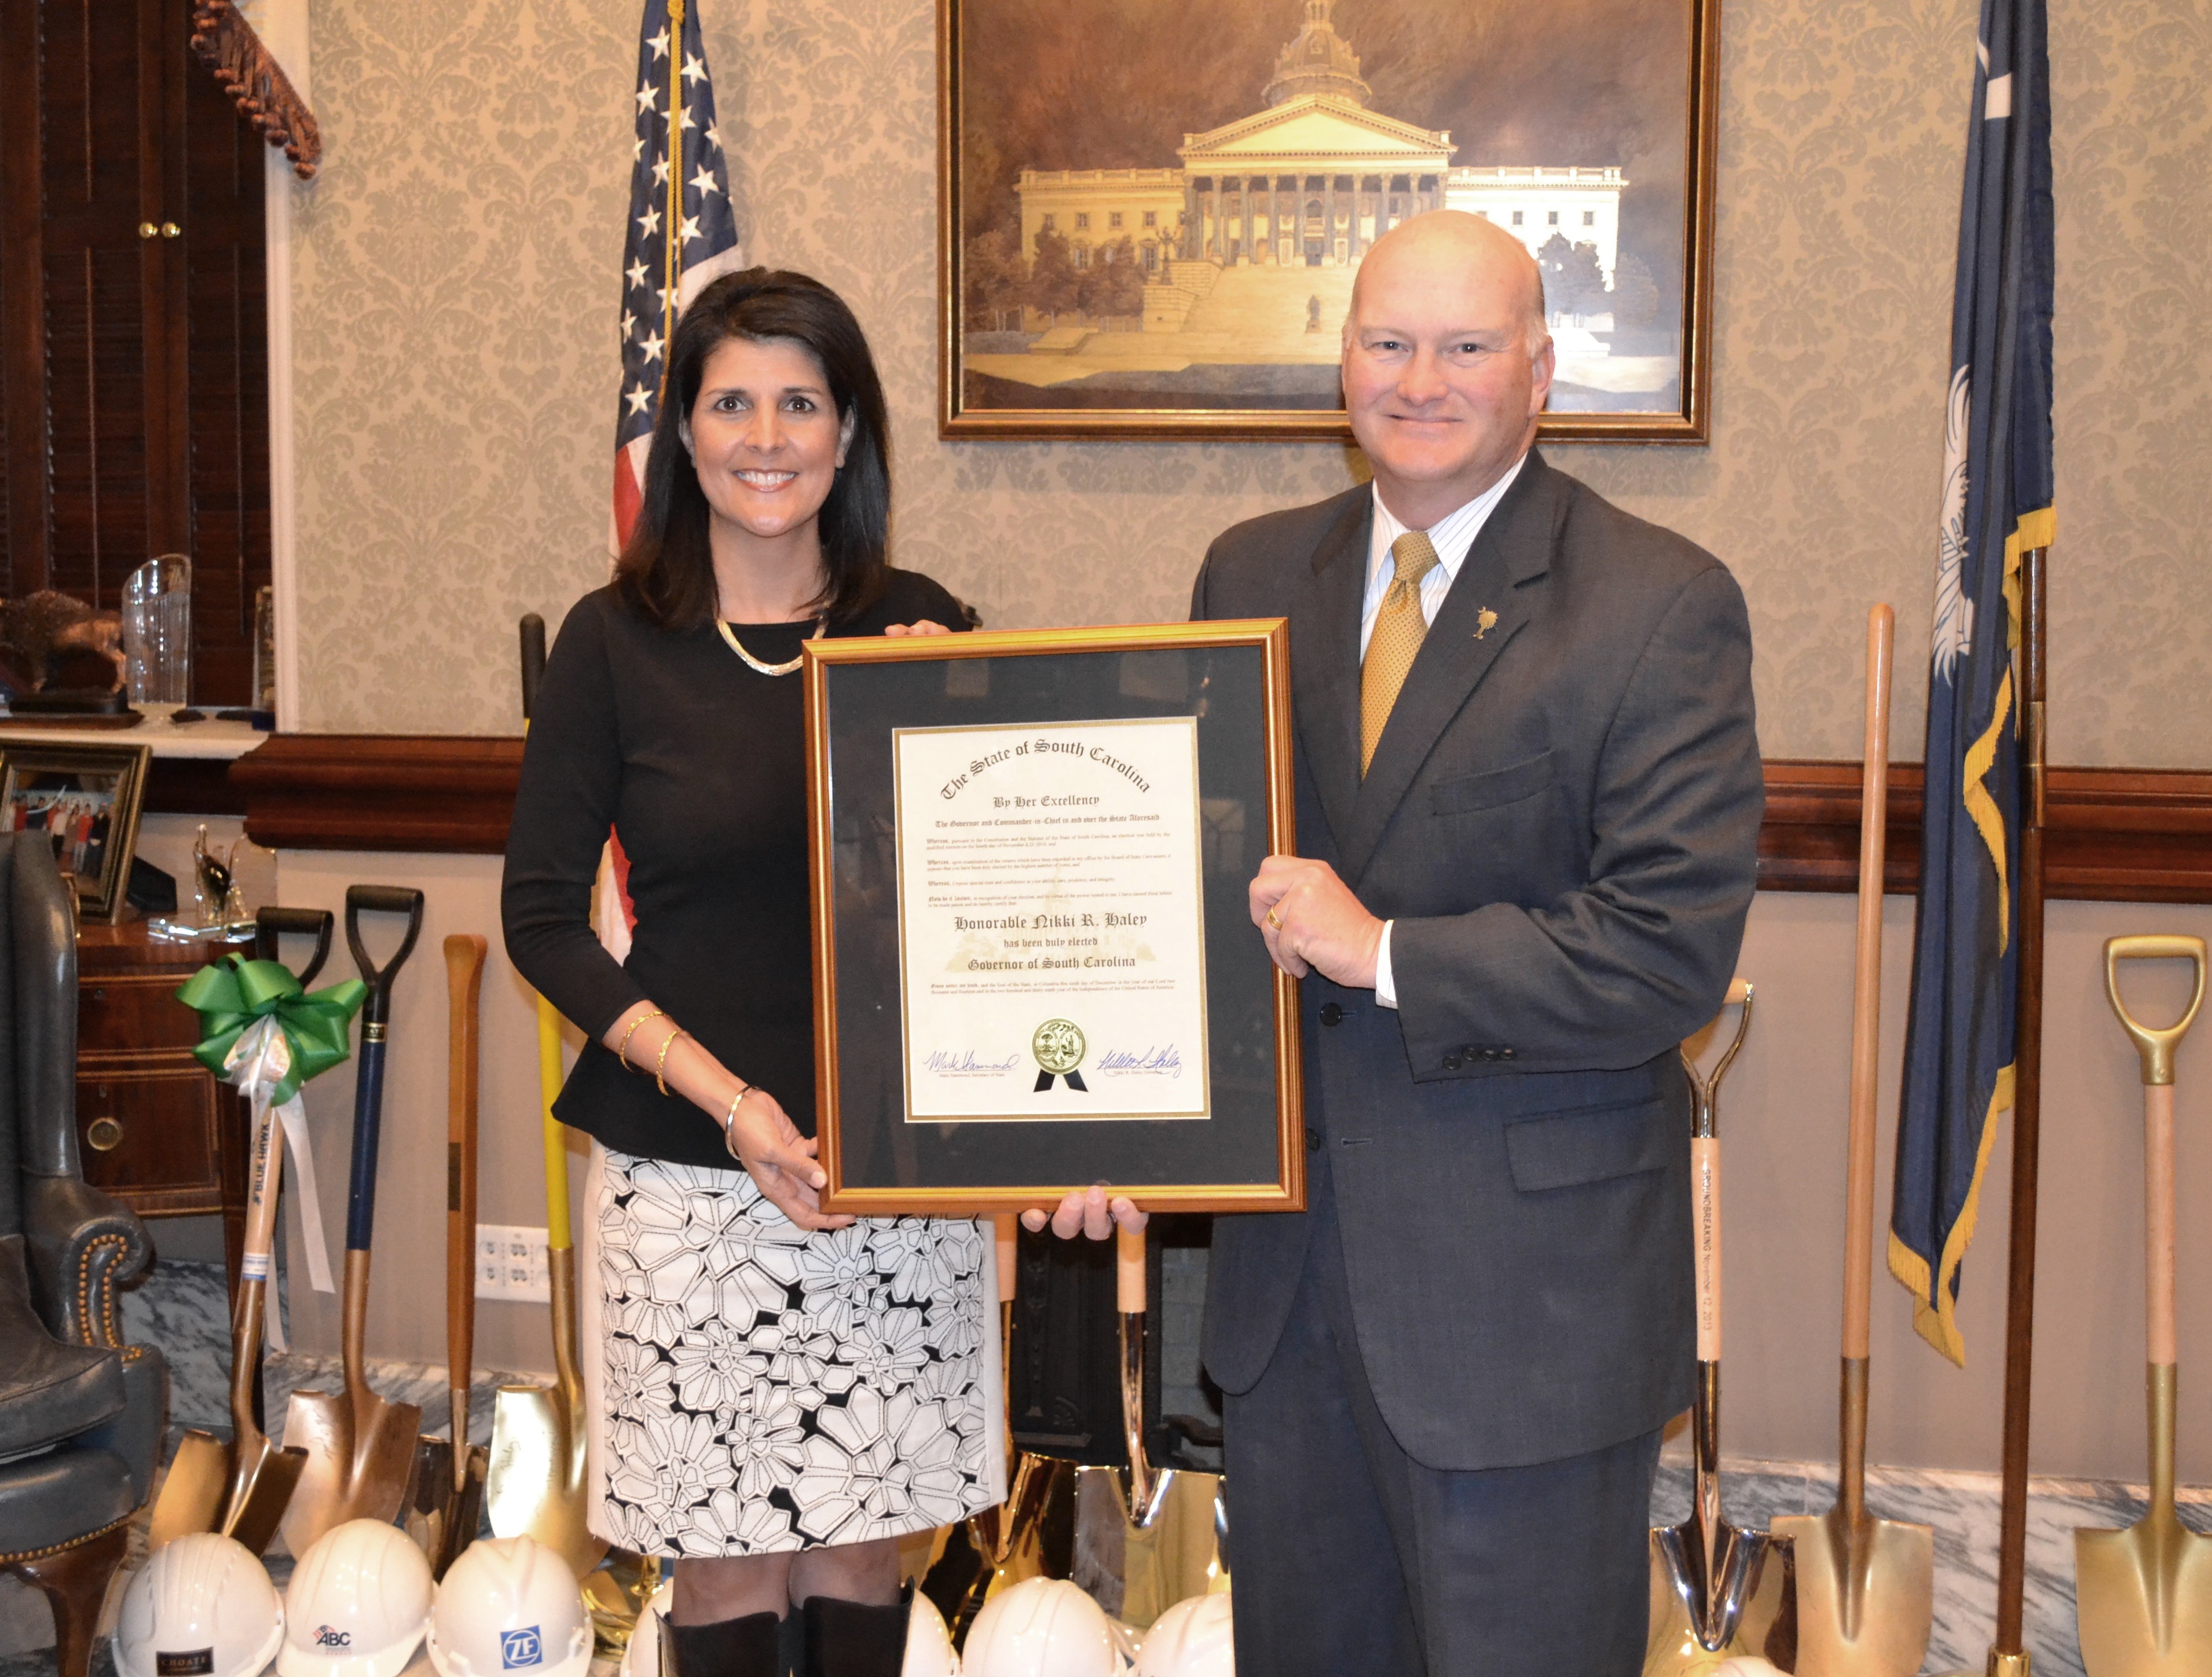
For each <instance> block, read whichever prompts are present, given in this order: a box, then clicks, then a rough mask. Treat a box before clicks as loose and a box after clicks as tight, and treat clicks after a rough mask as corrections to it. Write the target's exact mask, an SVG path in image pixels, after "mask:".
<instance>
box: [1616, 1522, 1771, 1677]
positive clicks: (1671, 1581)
mask: <svg viewBox="0 0 2212 1677" xmlns="http://www.w3.org/2000/svg"><path fill="white" fill-rule="evenodd" d="M1720 1529H1721V1533H1722V1536H1723V1542H1722V1554H1723V1562H1722V1567H1721V1583H1722V1587H1721V1590H1720V1596H1721V1599H1722V1601H1723V1603H1724V1604H1725V1605H1724V1606H1723V1609H1722V1610H1721V1611H1719V1612H1717V1613H1711V1614H1708V1613H1705V1611H1703V1610H1701V1609H1700V1608H1699V1607H1693V1606H1692V1603H1700V1602H1702V1601H1704V1600H1705V1590H1704V1587H1703V1582H1702V1580H1701V1579H1699V1578H1698V1577H1696V1576H1695V1569H1694V1568H1693V1567H1692V1565H1691V1564H1690V1562H1689V1559H1688V1555H1689V1552H1690V1550H1689V1544H1688V1541H1687V1537H1688V1532H1687V1528H1685V1527H1681V1526H1669V1527H1666V1528H1660V1529H1657V1530H1655V1531H1653V1532H1652V1534H1651V1635H1650V1641H1649V1642H1648V1643H1647V1644H1645V1647H1644V1677H1691V1674H1693V1673H1710V1672H1715V1671H1717V1670H1719V1669H1720V1667H1721V1663H1722V1662H1723V1661H1725V1660H1729V1659H1733V1658H1735V1656H1738V1655H1740V1654H1751V1655H1756V1656H1759V1658H1761V1659H1764V1660H1765V1661H1767V1662H1770V1663H1771V1664H1773V1665H1775V1666H1776V1667H1778V1668H1780V1669H1782V1670H1784V1671H1795V1670H1796V1654H1797V1648H1796V1629H1797V1626H1796V1620H1797V1590H1796V1578H1795V1577H1794V1576H1793V1571H1794V1565H1795V1557H1794V1553H1793V1552H1792V1550H1791V1547H1790V1545H1789V1544H1788V1543H1786V1542H1782V1541H1770V1540H1767V1539H1766V1538H1765V1536H1764V1535H1763V1534H1759V1533H1752V1532H1740V1531H1737V1530H1736V1529H1735V1528H1733V1527H1730V1526H1726V1525H1723V1527H1721V1528H1720ZM1709 1620H1710V1621H1711V1622H1708V1621H1709Z"/></svg>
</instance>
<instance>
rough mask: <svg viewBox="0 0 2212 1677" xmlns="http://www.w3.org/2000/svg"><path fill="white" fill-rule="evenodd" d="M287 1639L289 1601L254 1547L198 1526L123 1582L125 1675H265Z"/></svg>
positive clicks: (119, 1664) (120, 1625) (118, 1650)
mask: <svg viewBox="0 0 2212 1677" xmlns="http://www.w3.org/2000/svg"><path fill="white" fill-rule="evenodd" d="M283 1638H284V1604H283V1602H282V1601H278V1600H277V1599H276V1585H274V1584H272V1583H270V1582H269V1574H268V1572H267V1571H266V1570H265V1569H264V1567H263V1566H262V1565H261V1562H260V1560H259V1559H258V1558H257V1557H256V1556H255V1555H254V1553H253V1552H252V1550H251V1549H249V1548H247V1547H246V1545H244V1544H243V1543H240V1542H239V1541H238V1540H236V1539H235V1538H229V1537H224V1536H222V1535H220V1534H217V1533H215V1532H211V1531H199V1532H193V1533H191V1534H189V1535H187V1536H184V1537H179V1538H178V1539H176V1540H174V1541H173V1542H170V1543H166V1544H164V1545H162V1546H161V1548H160V1549H159V1550H157V1551H156V1552H155V1555H154V1558H153V1559H151V1560H149V1561H148V1562H147V1563H146V1564H145V1565H143V1566H142V1567H140V1568H139V1569H138V1571H137V1573H136V1574H134V1575H133V1576H132V1577H131V1582H130V1583H129V1584H127V1585H126V1586H125V1589H124V1591H123V1607H122V1611H121V1613H119V1614H118V1617H117V1619H116V1625H115V1664H116V1668H117V1669H118V1671H120V1672H121V1673H122V1674H123V1677H259V1674H260V1672H261V1670H262V1668H264V1666H266V1665H267V1664H268V1663H269V1662H270V1660H271V1659H272V1658H273V1657H275V1656H276V1644H278V1643H279V1642H281V1641H283Z"/></svg>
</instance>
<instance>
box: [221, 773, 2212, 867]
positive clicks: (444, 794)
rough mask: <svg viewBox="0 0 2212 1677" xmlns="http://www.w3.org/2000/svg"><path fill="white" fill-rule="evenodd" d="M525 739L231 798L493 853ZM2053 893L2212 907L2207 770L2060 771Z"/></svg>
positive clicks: (1905, 792) (1903, 789)
mask: <svg viewBox="0 0 2212 1677" xmlns="http://www.w3.org/2000/svg"><path fill="white" fill-rule="evenodd" d="M521 767H522V741H521V740H520V739H519V738H480V737H471V736H458V735H450V736H441V735H403V734H275V735H272V736H270V738H269V739H268V740H267V741H265V742H264V744H261V745H259V746H258V747H256V748H255V749H254V750H252V751H250V752H248V753H247V754H246V756H242V757H240V758H239V759H238V761H237V762H236V763H234V764H233V765H232V766H231V769H230V781H229V787H228V793H229V797H230V799H231V800H232V804H233V807H240V806H242V807H243V809H244V811H245V815H246V832H247V834H248V835H250V836H251V837H252V839H253V841H254V842H256V843H257V844H264V845H267V846H269V847H270V848H273V849H301V850H432V851H459V852H468V853H474V854H482V855H497V854H499V853H500V852H501V850H503V849H504V848H506V845H507V823H508V821H509V820H510V819H511V818H512V817H513V810H514V787H515V781H516V777H517V776H518V775H519V774H520V770H521ZM1920 793H1921V775H1920V765H1919V764H1918V763H1893V764H1892V765H1891V767H1890V775H1889V855H1888V861H1887V876H1886V881H1887V886H1888V889H1889V890H1892V891H1894V892H1899V893H1901V894H1907V895H1909V894H1910V893H1911V891H1913V890H1915V889H1916V887H1917V883H1918V879H1919V873H1920ZM2045 814H2046V817H2047V819H2048V822H2049V837H2048V839H2047V840H2046V849H2045V855H2046V858H2047V866H2048V868H2049V876H2050V889H2051V896H2055V897H2061V898H2069V899H2072V900H2075V901H2079V902H2212V772H2205V771H2198V770H2188V769H2052V770H2051V789H2050V794H2049V800H2048V804H2047V806H2046V810H2045ZM1858 854H1859V766H1858V764H1857V763H1822V762H1814V761H1810V760H1807V759H1802V758H1788V757H1770V758H1769V759H1768V760H1767V763H1766V820H1765V824H1764V825H1763V826H1762V827H1761V828H1760V829H1759V887H1760V889H1761V890H1785V891H1850V890H1857V887H1858Z"/></svg>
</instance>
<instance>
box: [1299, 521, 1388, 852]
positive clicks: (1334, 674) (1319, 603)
mask: <svg viewBox="0 0 2212 1677" xmlns="http://www.w3.org/2000/svg"><path fill="white" fill-rule="evenodd" d="M1341 498H1342V500H1343V502H1344V506H1343V509H1342V510H1341V511H1340V513H1339V514H1338V515H1337V517H1336V519H1335V520H1334V522H1333V523H1331V525H1330V526H1329V527H1328V533H1327V534H1325V535H1324V536H1323V537H1322V539H1321V542H1320V544H1318V545H1317V546H1316V548H1315V549H1314V552H1313V558H1312V562H1311V563H1310V565H1309V566H1308V567H1307V568H1306V570H1305V573H1304V575H1303V576H1301V577H1300V578H1299V579H1298V583H1297V592H1296V593H1295V594H1294V595H1293V596H1292V598H1291V693H1292V695H1293V696H1294V697H1293V707H1294V708H1295V709H1296V711H1297V726H1298V737H1299V738H1300V739H1301V740H1303V741H1304V744H1305V748H1306V761H1307V763H1308V764H1309V765H1310V768H1311V769H1312V772H1313V777H1314V782H1315V787H1316V790H1317V791H1318V792H1319V793H1320V794H1321V805H1322V811H1323V812H1324V813H1326V814H1327V816H1328V823H1329V827H1330V829H1331V831H1332V833H1333V834H1334V835H1335V836H1336V837H1337V839H1338V840H1339V841H1340V842H1341V840H1342V838H1343V835H1344V834H1345V832H1346V830H1347V829H1348V828H1349V825H1350V823H1351V821H1352V805H1353V804H1354V802H1355V801H1356V800H1357V799H1358V796H1359V603H1360V598H1361V597H1362V595H1363V594H1364V592H1365V589H1366V583H1367V544H1368V532H1369V526H1370V524H1371V523H1372V522H1373V520H1374V501H1373V491H1372V490H1370V489H1368V488H1366V487H1365V486H1364V485H1362V486H1361V487H1360V488H1358V489H1354V490H1352V491H1351V492H1349V493H1348V494H1346V495H1344V496H1343V497H1341ZM1300 848H1301V849H1302V851H1303V852H1304V854H1307V855H1312V854H1314V851H1313V849H1312V848H1311V845H1310V843H1309V844H1307V845H1304V846H1301V847H1300Z"/></svg>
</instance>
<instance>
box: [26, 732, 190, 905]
mask: <svg viewBox="0 0 2212 1677" xmlns="http://www.w3.org/2000/svg"><path fill="white" fill-rule="evenodd" d="M152 755H153V754H152V752H151V751H150V750H149V749H148V748H147V747H145V746H143V745H47V744H23V745H13V744H11V745H8V746H5V747H4V748H0V832H5V833H8V834H10V835H12V834H15V833H25V832H42V833H44V834H46V836H47V837H48V838H49V839H50V840H52V843H53V847H54V860H56V861H57V862H58V863H59V864H60V865H61V870H62V877H63V878H64V879H66V880H68V881H69V882H70V885H71V886H72V887H73V888H74V889H75V890H76V902H77V910H78V912H79V913H80V914H82V915H83V916H84V918H85V919H87V920H101V921H116V920H120V919H121V918H122V917H123V908H124V893H125V890H126V888H127V887H128V886H129V884H130V883H131V857H132V856H133V855H134V854H137V848H138V811H139V805H140V802H141V800H142V799H143V798H144V796H145V793H146V764H147V761H148V759H149V757H150V756H152Z"/></svg>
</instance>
